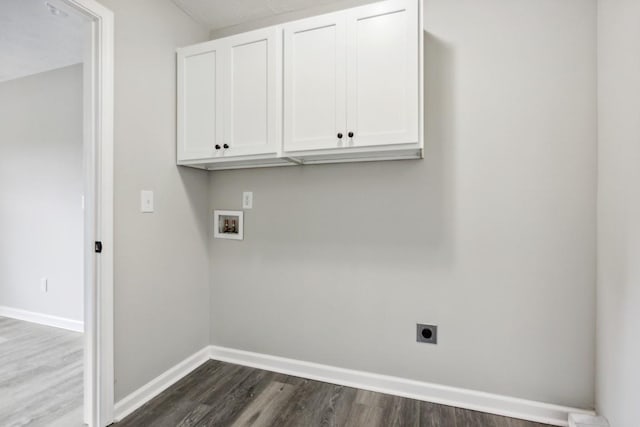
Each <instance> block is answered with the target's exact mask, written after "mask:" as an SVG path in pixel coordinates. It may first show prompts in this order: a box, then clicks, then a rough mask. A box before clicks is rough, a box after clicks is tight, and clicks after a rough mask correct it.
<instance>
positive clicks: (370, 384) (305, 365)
mask: <svg viewBox="0 0 640 427" xmlns="http://www.w3.org/2000/svg"><path fill="white" fill-rule="evenodd" d="M210 359H213V360H219V361H222V362H228V363H234V364H237V365H243V366H249V367H252V368H258V369H264V370H267V371H273V372H279V373H283V374H287V375H293V376H297V377H302V378H308V379H311V380H316V381H323V382H327V383H332V384H338V385H343V386H347V387H354V388H359V389H363V390H370V391H375V392H379V393H386V394H391V395H395V396H400V397H406V398H409V399H416V400H423V401H426V402H432V403H438V404H442V405H449V406H455V407H458V408H465V409H471V410H474V411H481V412H487V413H489V414H495V415H502V416H505V417H512V418H518V419H523V420H527V421H534V422H538V423H543V424H551V425H556V426H563V427H567V426H568V425H569V421H568V420H569V414H583V415H591V416H594V415H595V412H594V411H590V410H584V409H578V408H571V407H568V406H560V405H553V404H550V403H543V402H536V401H533V400H527V399H520V398H515V397H509V396H503V395H499V394H493V393H486V392H482V391H475V390H468V389H463V388H458V387H450V386H444V385H440V384H432V383H427V382H422V381H415V380H410V379H406V378H400V377H393V376H388V375H380V374H374V373H372V372H364V371H357V370H353V369H344V368H338V367H335V366H330V365H322V364H318V363H312V362H305V361H302V360H295V359H288V358H285V357H279V356H272V355H268V354H262V353H254V352H250V351H245V350H237V349H232V348H227V347H219V346H208V347H205V348H203V349H202V350H200V351H198V352H197V353H195V354H193V355H192V356H190V357H188V358H187V359H185V360H183V361H182V362H180V363H178V364H177V365H175V366H174V367H172V368H170V369H168V370H167V371H165V372H164V373H162V374H160V375H159V376H158V377H156V378H155V379H153V380H151V381H150V382H148V383H147V384H145V385H144V386H142V387H140V388H139V389H138V390H136V391H134V392H133V393H131V394H129V395H128V396H126V397H125V398H124V399H122V400H120V401H119V402H118V403H116V405H115V411H114V412H115V421H116V422H117V421H122V420H123V419H124V418H125V417H126V416H127V415H129V414H131V413H132V412H134V411H135V410H136V409H138V408H140V407H142V406H143V405H144V404H145V403H147V402H148V401H150V400H151V399H153V398H154V397H156V396H157V395H159V394H160V393H162V392H163V391H164V390H166V389H167V388H169V387H170V386H172V385H173V384H175V383H176V382H177V381H178V380H180V379H181V378H183V377H185V376H186V375H187V374H189V373H190V372H191V371H193V370H194V369H196V368H197V367H198V366H200V365H202V364H203V363H205V362H206V361H207V360H210Z"/></svg>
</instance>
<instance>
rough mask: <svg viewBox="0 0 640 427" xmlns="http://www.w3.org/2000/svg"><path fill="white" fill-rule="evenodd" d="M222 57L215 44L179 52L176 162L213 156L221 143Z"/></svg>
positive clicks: (218, 47)
mask: <svg viewBox="0 0 640 427" xmlns="http://www.w3.org/2000/svg"><path fill="white" fill-rule="evenodd" d="M221 56H222V55H221V49H220V46H219V45H218V44H215V43H208V44H206V45H197V46H192V47H188V48H185V49H181V50H179V51H178V79H177V81H178V162H180V161H183V160H196V159H204V158H210V157H213V155H214V152H215V145H216V144H221V141H222V137H223V134H222V130H223V121H222V118H223V116H222V107H223V99H222V78H221V71H222V67H221Z"/></svg>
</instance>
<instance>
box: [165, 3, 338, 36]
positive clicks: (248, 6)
mask: <svg viewBox="0 0 640 427" xmlns="http://www.w3.org/2000/svg"><path fill="white" fill-rule="evenodd" d="M173 1H174V3H176V4H177V5H178V6H179V7H180V8H181V9H183V10H184V11H185V12H186V13H188V14H189V15H190V16H191V17H193V18H194V19H196V20H197V21H199V22H201V23H203V24H204V25H206V26H207V27H209V28H210V29H212V30H217V29H220V28H225V27H230V26H233V25H237V24H243V23H246V22H251V21H257V20H261V19H265V18H269V17H271V16H275V15H281V14H283V13H288V12H294V11H298V10H303V9H310V8H317V7H318V6H322V5H326V4H330V3H338V2H340V1H343V0H173Z"/></svg>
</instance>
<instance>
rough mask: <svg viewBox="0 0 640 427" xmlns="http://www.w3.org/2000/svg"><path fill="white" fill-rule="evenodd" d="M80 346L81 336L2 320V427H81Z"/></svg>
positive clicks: (0, 411)
mask: <svg viewBox="0 0 640 427" xmlns="http://www.w3.org/2000/svg"><path fill="white" fill-rule="evenodd" d="M83 346H84V340H83V334H81V333H79V332H71V331H67V330H64V329H58V328H52V327H49V326H43V325H38V324H35V323H29V322H24V321H21V320H14V319H9V318H6V317H0V395H1V396H2V399H0V426H3V427H19V426H30V427H31V426H33V427H40V426H52V425H60V423H61V422H62V423H63V424H66V425H67V426H71V425H82V404H83ZM76 418H77V420H76ZM63 420H64V421H63Z"/></svg>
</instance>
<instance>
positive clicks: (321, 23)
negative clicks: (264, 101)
mask: <svg viewBox="0 0 640 427" xmlns="http://www.w3.org/2000/svg"><path fill="white" fill-rule="evenodd" d="M345 35H346V19H345V15H344V14H343V13H334V14H330V15H322V16H320V17H316V18H311V19H306V20H303V21H298V22H294V23H292V24H288V25H286V26H285V29H284V58H285V59H284V74H285V79H284V122H285V128H284V145H285V148H286V149H287V150H292V151H295V150H305V149H317V148H336V147H340V146H341V145H342V143H343V142H344V140H345V139H344V135H343V137H342V138H341V137H340V136H339V134H344V129H345V126H346V110H345V107H346V105H345V97H346V91H345V89H346V87H345V83H346V64H345V62H346V39H345Z"/></svg>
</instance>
